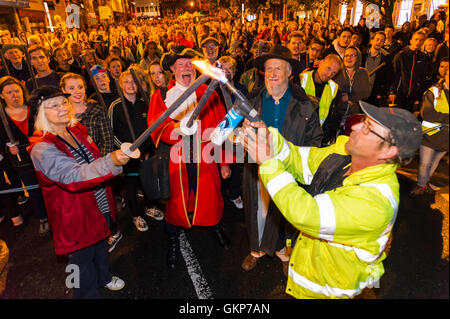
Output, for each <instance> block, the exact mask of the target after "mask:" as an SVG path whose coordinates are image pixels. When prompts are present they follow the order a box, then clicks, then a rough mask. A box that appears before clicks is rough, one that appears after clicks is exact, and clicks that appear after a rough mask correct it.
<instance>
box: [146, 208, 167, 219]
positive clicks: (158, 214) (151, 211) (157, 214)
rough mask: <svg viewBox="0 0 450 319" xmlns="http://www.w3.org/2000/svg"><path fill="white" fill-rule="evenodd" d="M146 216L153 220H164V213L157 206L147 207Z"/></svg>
mask: <svg viewBox="0 0 450 319" xmlns="http://www.w3.org/2000/svg"><path fill="white" fill-rule="evenodd" d="M145 215H147V216H148V217H151V218H153V219H156V220H163V219H164V212H163V211H162V210H160V209H159V208H157V207H155V206H153V207H147V208H146V209H145Z"/></svg>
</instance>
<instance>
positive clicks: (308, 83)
mask: <svg viewBox="0 0 450 319" xmlns="http://www.w3.org/2000/svg"><path fill="white" fill-rule="evenodd" d="M301 76H302V80H301V86H302V88H303V89H304V90H305V92H306V94H308V95H312V96H314V97H315V96H316V87H315V86H314V80H313V71H310V72H306V73H302V75H301ZM338 89H339V85H338V84H337V83H336V82H334V81H333V80H329V81H328V83H327V84H326V85H325V88H324V89H323V93H322V96H321V97H320V101H319V118H320V125H322V124H323V123H324V122H325V120H326V118H327V116H328V113H329V112H330V106H331V102H333V99H334V98H335V97H336V94H337V92H338Z"/></svg>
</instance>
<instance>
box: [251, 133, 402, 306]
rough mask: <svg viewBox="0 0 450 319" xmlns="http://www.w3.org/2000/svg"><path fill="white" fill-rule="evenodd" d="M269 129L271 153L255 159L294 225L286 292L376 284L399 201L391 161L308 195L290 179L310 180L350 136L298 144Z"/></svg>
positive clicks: (339, 291) (327, 293)
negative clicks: (269, 156) (295, 231)
mask: <svg viewBox="0 0 450 319" xmlns="http://www.w3.org/2000/svg"><path fill="white" fill-rule="evenodd" d="M269 130H270V132H271V133H272V140H273V147H274V154H275V156H274V158H272V159H269V160H267V161H265V162H264V163H262V164H261V165H260V167H259V174H260V177H261V180H262V181H263V183H264V185H265V186H266V188H267V190H268V192H269V194H270V196H271V197H272V199H273V201H274V202H275V204H276V205H277V206H278V208H279V209H280V212H281V213H282V214H283V215H284V217H285V218H286V219H287V220H288V221H289V222H290V223H291V224H292V225H293V226H295V227H296V228H297V229H299V230H300V235H299V237H298V239H297V242H296V244H295V247H294V250H293V253H292V255H291V258H290V261H289V277H288V283H287V287H286V293H288V294H290V295H292V296H294V297H296V298H352V297H354V296H356V295H358V294H359V293H361V291H362V290H363V289H364V288H366V287H368V288H372V287H377V284H378V282H379V279H380V277H381V276H382V275H383V273H384V267H383V264H382V261H383V260H384V259H385V258H386V255H385V253H384V252H383V251H384V249H385V247H386V244H387V242H388V239H389V236H390V233H391V230H392V227H393V225H394V222H395V218H396V216H397V210H398V204H399V183H398V180H397V176H396V174H395V170H396V168H397V165H395V164H380V165H375V166H371V167H367V168H365V169H362V170H360V171H358V172H355V173H353V174H351V175H349V176H347V177H346V178H345V179H344V181H343V185H342V186H341V187H338V188H336V189H334V190H331V191H326V192H324V193H321V194H318V195H316V196H314V197H312V196H311V195H309V194H308V193H307V192H306V191H305V190H304V189H303V188H302V187H300V186H298V184H297V182H296V181H299V182H300V183H302V184H306V185H308V184H310V183H311V180H312V178H313V176H314V174H315V172H316V170H317V168H318V167H319V165H320V163H321V162H322V161H323V160H324V159H325V158H326V157H327V156H328V155H330V154H332V153H337V154H341V155H348V154H347V153H346V151H345V144H346V143H347V141H348V137H347V136H340V137H338V139H337V142H336V143H335V144H333V145H331V146H329V147H325V148H316V147H299V146H295V145H293V144H292V143H289V142H287V141H286V140H284V138H283V137H282V136H281V135H280V134H279V133H278V131H277V130H276V129H273V128H269Z"/></svg>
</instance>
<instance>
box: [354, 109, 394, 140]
mask: <svg viewBox="0 0 450 319" xmlns="http://www.w3.org/2000/svg"><path fill="white" fill-rule="evenodd" d="M360 123H361V124H362V127H361V132H362V133H363V134H364V135H368V134H369V133H372V134H374V135H376V136H378V137H379V138H381V139H382V140H383V141H384V142H386V143H388V144H389V145H395V144H394V143H393V142H392V140H391V139H387V138H386V137H383V136H381V135H380V134H378V133H377V132H375V131H374V130H372V129H370V123H369V122H368V121H367V116H364V117H363V118H362V119H361V121H360Z"/></svg>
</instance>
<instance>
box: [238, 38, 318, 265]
mask: <svg viewBox="0 0 450 319" xmlns="http://www.w3.org/2000/svg"><path fill="white" fill-rule="evenodd" d="M255 66H256V67H257V68H258V69H260V70H262V71H264V72H265V80H264V82H265V87H264V88H262V89H260V90H255V91H254V92H255V93H253V94H252V96H250V97H249V99H250V102H251V104H252V105H254V106H255V108H256V109H257V110H258V111H259V114H261V117H262V119H263V121H264V122H265V123H266V124H267V125H268V126H273V127H276V128H277V129H278V130H279V131H280V132H281V133H282V134H284V135H285V136H286V139H287V140H289V141H290V142H292V143H294V144H296V145H308V146H320V144H321V141H322V129H321V127H320V122H319V116H318V112H317V111H316V107H317V106H315V105H314V104H313V102H312V101H311V100H310V99H309V98H308V96H307V95H306V93H305V91H304V90H303V89H302V88H301V87H300V86H297V85H295V84H292V83H290V82H289V77H290V75H291V74H298V72H299V68H300V63H299V62H298V61H297V60H294V59H292V55H291V52H290V51H289V49H287V48H286V47H283V46H280V45H276V46H274V47H273V49H272V50H271V51H270V52H269V53H268V54H265V55H262V56H260V57H258V58H257V59H255ZM257 168H258V167H257V165H256V164H252V163H246V164H245V166H244V174H243V185H244V186H243V196H244V211H245V223H246V228H247V234H248V238H249V246H250V247H249V250H250V253H249V255H248V256H247V257H245V259H244V261H243V263H242V268H243V269H244V270H246V271H248V270H251V269H253V268H254V267H255V266H256V264H257V263H258V260H260V259H259V258H260V257H262V256H264V255H266V254H267V255H270V256H273V255H274V254H275V253H276V254H277V256H278V257H279V258H280V259H281V261H282V262H283V270H284V271H285V273H286V272H287V264H288V261H289V254H290V250H291V247H292V246H293V244H294V240H295V239H294V238H295V229H294V228H293V227H292V226H291V225H290V224H289V223H287V222H286V220H285V219H284V218H283V217H282V215H281V214H280V212H279V210H278V209H277V208H276V206H275V205H274V203H273V202H272V201H271V200H270V197H269V196H268V194H267V191H266V190H265V188H264V186H263V185H262V184H261V183H260V181H259V178H258V170H257Z"/></svg>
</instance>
